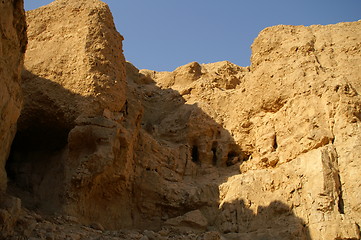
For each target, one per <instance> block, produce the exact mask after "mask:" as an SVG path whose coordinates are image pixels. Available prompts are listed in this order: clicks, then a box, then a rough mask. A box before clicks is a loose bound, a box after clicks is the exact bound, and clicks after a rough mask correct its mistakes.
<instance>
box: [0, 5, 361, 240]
mask: <svg viewBox="0 0 361 240" xmlns="http://www.w3.org/2000/svg"><path fill="white" fill-rule="evenodd" d="M27 21H28V36H29V45H28V51H27V53H26V57H25V70H24V71H23V75H22V77H23V80H22V88H23V91H24V109H23V110H22V113H21V116H20V119H19V124H18V131H17V135H16V138H15V140H14V144H13V147H12V152H11V154H10V157H9V160H8V163H7V171H8V175H9V178H10V180H11V181H10V182H11V184H9V190H8V192H10V193H12V194H14V195H16V196H18V197H20V198H21V199H22V202H23V205H24V206H25V207H27V208H28V209H31V210H36V211H39V212H41V213H42V214H45V213H46V214H60V215H63V217H49V218H47V220H45V219H43V217H41V216H38V215H36V214H34V213H31V212H28V210H23V212H22V213H21V214H22V217H21V220H20V221H18V225H17V227H16V231H17V234H18V235H19V236H27V237H30V236H36V237H43V238H50V239H64V238H74V239H80V238H82V237H100V235H101V236H102V237H103V238H104V239H115V238H120V239H205V240H206V239H359V238H360V228H359V226H360V225H361V222H360V219H361V217H360V214H361V212H360V206H361V204H360V197H359V192H360V188H361V187H360V180H359V179H358V176H359V175H360V167H359V166H360V157H359V156H360V146H361V145H360V132H361V131H360V121H361V117H360V116H361V107H360V106H361V98H360V96H359V92H360V91H361V85H360V82H361V81H360V76H359V72H360V70H361V69H360V66H361V65H360V63H361V53H360V51H361V46H360V42H361V39H360V36H361V34H360V30H361V26H360V25H361V22H360V21H359V22H354V23H340V24H336V25H329V26H310V27H303V26H276V27H271V28H267V29H265V30H264V31H262V32H261V33H260V35H259V36H258V37H257V39H256V40H255V42H254V44H253V46H252V50H253V54H252V59H251V61H252V64H251V66H250V67H239V66H237V65H235V64H232V63H230V62H227V61H225V62H219V63H212V64H198V63H196V62H193V63H190V64H187V65H185V66H182V67H179V68H177V69H176V70H175V71H173V72H155V71H151V70H138V69H137V68H136V67H135V66H133V65H132V64H131V63H127V62H125V60H124V57H123V54H122V37H121V36H120V35H119V33H117V31H116V30H115V27H114V24H113V21H112V16H111V13H110V11H109V9H108V7H107V6H106V5H105V4H104V3H102V2H101V1H98V0H91V1H88V0H81V1H76V0H56V1H54V2H53V3H51V4H49V5H47V6H45V7H42V8H39V9H36V10H33V11H30V12H28V13H27ZM3 202H5V201H3ZM15 202H16V201H12V203H15ZM16 203H17V204H15V205H14V204H12V205H11V206H13V207H12V208H13V209H14V211H17V212H19V203H18V202H16ZM35 221H36V222H37V224H34V222H35ZM35 225H36V227H34V226H35ZM56 225H57V226H58V229H61V231H60V232H59V231H56V230H54V229H56V227H55V226H56ZM84 225H87V226H89V227H84ZM135 228H136V229H142V231H134V230H133V231H126V230H119V229H135ZM110 230H113V231H110ZM175 235H178V236H175ZM14 236H16V235H14Z"/></svg>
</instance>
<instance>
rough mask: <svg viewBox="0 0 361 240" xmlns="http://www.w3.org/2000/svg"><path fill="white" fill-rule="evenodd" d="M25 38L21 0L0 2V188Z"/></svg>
mask: <svg viewBox="0 0 361 240" xmlns="http://www.w3.org/2000/svg"><path fill="white" fill-rule="evenodd" d="M26 41H27V40H26V23H25V13H24V7H23V1H10V0H5V1H2V2H0V122H1V124H0V146H1V147H0V191H4V190H5V189H6V183H7V178H6V172H5V162H6V160H7V158H8V156H9V152H10V146H11V143H12V141H13V138H14V136H15V133H16V122H17V119H18V117H19V115H20V110H21V105H22V94H21V88H20V73H21V69H22V64H23V59H24V53H25V49H26Z"/></svg>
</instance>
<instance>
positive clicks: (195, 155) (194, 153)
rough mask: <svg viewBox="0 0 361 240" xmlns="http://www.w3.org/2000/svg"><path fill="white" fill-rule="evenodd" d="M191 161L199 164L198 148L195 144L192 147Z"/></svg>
mask: <svg viewBox="0 0 361 240" xmlns="http://www.w3.org/2000/svg"><path fill="white" fill-rule="evenodd" d="M192 162H194V163H196V164H201V162H200V160H199V150H198V146H197V145H194V146H193V147H192Z"/></svg>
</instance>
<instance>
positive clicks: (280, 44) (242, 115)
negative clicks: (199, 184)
mask: <svg viewBox="0 0 361 240" xmlns="http://www.w3.org/2000/svg"><path fill="white" fill-rule="evenodd" d="M360 24H361V22H360V21H359V22H354V23H340V24H336V25H329V26H310V27H303V26H276V27H271V28H267V29H265V30H264V31H262V32H261V33H260V35H259V36H258V38H257V39H256V40H255V42H254V44H253V45H252V50H253V55H252V59H251V60H252V65H251V67H250V69H242V68H238V69H237V68H236V67H233V69H234V71H235V72H238V74H241V75H239V77H238V79H239V80H238V81H237V84H236V85H234V86H233V87H232V89H228V90H227V87H222V86H220V85H217V84H216V83H217V77H216V75H218V74H215V73H218V72H219V71H220V70H217V69H222V67H221V66H222V65H224V63H215V64H209V65H207V64H206V65H199V66H200V69H199V67H198V68H197V69H198V70H197V72H198V73H200V74H196V75H194V74H193V75H192V74H190V73H193V72H194V71H193V70H192V69H193V68H194V66H198V65H197V64H196V63H192V64H191V65H186V66H184V67H182V68H178V69H176V70H175V71H174V72H173V73H169V72H161V73H157V72H154V71H153V72H151V71H149V70H141V71H140V72H141V73H143V74H145V75H146V77H148V78H152V79H154V81H155V82H156V84H157V85H158V86H160V87H161V88H164V89H166V88H168V87H170V88H172V89H175V90H177V91H179V92H180V94H182V96H183V97H184V99H185V103H186V104H197V106H199V107H200V108H201V110H202V111H203V112H204V113H206V114H207V115H208V116H211V118H212V119H214V120H215V122H216V123H218V124H220V126H221V128H223V129H225V130H228V132H229V133H230V136H232V138H233V139H234V141H235V143H237V144H238V147H239V151H240V152H243V153H247V155H248V154H251V158H250V159H249V160H248V161H244V162H243V164H242V165H241V172H242V175H239V179H243V177H245V178H247V176H248V175H247V174H250V175H251V176H254V177H256V178H257V177H260V178H262V180H259V182H254V183H253V181H254V180H249V181H251V182H248V180H247V181H246V182H244V183H243V184H241V185H237V184H235V183H233V182H231V183H229V185H225V186H227V187H225V188H221V189H220V195H221V196H223V195H224V194H225V193H226V192H227V194H226V195H229V194H230V195H231V196H234V198H235V199H236V200H235V201H241V199H242V201H241V202H243V201H245V203H244V204H243V205H245V206H243V205H242V204H241V205H242V207H241V208H240V209H239V210H237V211H240V213H239V214H241V215H242V214H244V212H249V208H251V206H254V207H257V206H258V204H255V205H252V204H249V199H250V196H251V195H252V192H255V190H254V186H260V187H261V189H259V190H257V191H256V192H257V195H256V196H255V199H257V201H261V202H262V201H264V200H265V199H266V200H267V203H262V204H260V205H262V206H268V205H270V207H266V209H273V208H274V206H273V204H272V201H273V202H274V203H275V204H276V205H280V206H284V207H283V208H285V209H286V212H287V214H286V215H288V216H291V217H288V220H286V221H290V222H296V223H297V224H296V223H295V224H296V225H297V226H298V227H297V226H294V229H295V232H292V231H291V232H288V233H287V231H289V230H287V229H278V230H277V227H276V226H268V228H272V229H274V231H272V232H268V233H267V231H268V230H264V231H263V230H258V231H257V232H256V233H255V234H256V235H257V234H261V235H262V236H263V235H264V234H266V235H267V234H268V235H267V236H274V234H280V236H281V235H285V236H288V237H286V238H285V239H290V238H292V239H296V238H297V237H298V238H299V239H303V238H304V237H306V238H307V236H312V239H336V238H355V239H357V238H358V237H359V234H360V232H359V230H358V229H357V226H359V225H360V223H359V221H360V219H361V218H360V216H359V206H360V203H359V199H360V198H359V192H360V191H359V190H360V184H359V179H358V178H357V176H359V175H360V167H359V165H360V164H359V155H360V154H359V146H360V144H359V142H360V141H359V134H358V132H360V129H359V125H360V124H359V123H360V117H359V115H360V102H361V99H360V97H359V94H358V93H359V85H360V84H359V83H360V77H359V72H360V64H359V63H360V60H361V59H360V58H361V54H360V51H361V49H360V44H359V43H360V40H361V39H360V29H361V28H360ZM228 66H229V64H228ZM348 66H349V67H348ZM180 70H181V71H182V72H183V73H184V74H183V75H182V77H184V78H188V79H183V80H182V81H180V80H179V81H178V82H180V83H182V84H177V81H173V82H172V80H171V79H175V76H176V75H179V71H180ZM234 75H236V74H235V73H231V74H230V76H234ZM195 76H197V77H195ZM195 78H197V80H194V79H195ZM222 79H227V78H226V77H224V76H223V77H222ZM163 128H164V127H163ZM325 146H327V148H330V149H333V150H332V151H331V152H332V154H331V156H332V157H331V158H332V159H333V160H332V161H328V162H327V161H326V160H325V159H327V158H326V157H325V156H323V155H325V154H326V155H330V153H327V152H329V151H330V150H327V151H326V152H324V150H322V151H323V152H322V154H321V155H322V156H321V157H318V158H319V159H321V160H320V161H321V162H322V164H325V165H326V166H328V168H319V171H318V173H317V174H314V175H312V176H310V177H309V178H310V180H307V181H308V182H311V181H313V180H311V179H319V177H316V176H321V175H324V176H333V177H332V178H331V179H333V180H332V181H331V180H327V179H328V178H325V179H324V180H323V181H324V184H323V185H320V186H319V189H320V190H316V189H315V187H316V186H317V184H316V182H315V184H313V185H307V186H301V187H302V188H304V189H305V191H306V192H310V193H312V192H315V191H316V192H315V193H314V195H315V197H314V198H312V199H309V198H306V197H305V198H304V199H303V200H302V201H301V202H299V203H297V201H300V200H297V201H296V200H295V201H296V202H293V200H290V198H291V197H292V194H291V192H292V191H293V190H290V191H288V190H285V189H283V190H281V191H280V192H277V193H274V194H272V196H273V197H274V199H273V198H272V197H270V196H268V195H267V194H268V192H269V191H270V189H267V188H266V186H267V185H268V182H271V183H273V182H274V181H275V179H277V178H278V177H279V175H282V176H283V175H284V174H281V173H280V172H279V171H280V169H283V167H285V166H287V167H286V168H288V169H289V170H290V171H291V172H292V173H290V174H289V175H290V178H292V177H295V181H296V182H297V181H298V180H297V177H296V176H295V175H294V174H295V173H294V172H297V171H300V172H302V173H300V176H301V175H302V176H305V175H307V171H308V170H306V169H300V170H295V169H294V168H295V167H293V164H296V163H293V161H296V162H298V165H302V164H306V163H307V161H310V162H314V161H316V162H317V160H316V159H317V157H315V156H309V157H303V156H308V155H307V154H311V153H315V151H319V150H320V149H324V148H325ZM300 158H302V160H297V159H300ZM243 160H247V158H244V159H243ZM325 161H326V162H325ZM288 162H291V163H288ZM316 162H314V164H316ZM322 164H320V165H319V166H322ZM284 165H285V166H284ZM296 165H297V164H296ZM260 169H269V170H267V171H266V172H262V171H261V170H260ZM272 169H274V170H272ZM291 169H292V170H291ZM330 169H331V170H330ZM258 171H259V172H258ZM268 171H269V173H270V174H271V175H272V176H269V177H267V174H268V173H267V172H268ZM248 172H249V173H248ZM273 174H275V175H273ZM263 178H265V179H263ZM292 181H293V180H291V179H288V178H287V179H284V180H280V182H279V183H277V185H279V186H280V187H282V186H283V187H288V186H291V185H292ZM315 181H316V180H315ZM330 181H331V182H330ZM321 182H322V181H321ZM317 183H319V182H318V180H317ZM225 184H227V183H225ZM249 184H250V186H252V187H251V188H250V189H243V188H244V187H245V186H244V185H249ZM233 185H234V186H233ZM222 186H223V185H222ZM233 187H234V188H233ZM229 188H230V189H233V190H230V191H228V190H227V189H229ZM322 189H323V190H324V191H326V190H327V191H331V189H333V190H332V191H331V192H327V193H325V192H320V191H321V190H322ZM272 191H273V190H272ZM272 191H271V192H272ZM243 194H245V196H243ZM262 194H266V195H262ZM283 195H284V196H285V198H283V197H282V196H283ZM318 195H319V196H321V198H320V199H318V200H316V204H318V205H319V206H318V207H311V205H310V204H311V203H312V204H315V202H313V201H314V200H313V199H317V198H318V197H316V196H318ZM242 196H243V197H242ZM232 201H233V200H229V201H226V202H227V204H228V202H231V203H232ZM317 202H318V203H317ZM331 203H332V204H333V205H332V204H331ZM232 204H233V203H232ZM237 204H238V203H236V206H237ZM330 204H331V205H330ZM295 205H296V206H298V205H300V206H301V208H303V207H304V210H302V211H301V212H298V211H293V209H294V206H295ZM238 206H239V205H238ZM231 208H233V207H231ZM237 208H238V207H236V209H237ZM330 209H333V210H330ZM227 211H228V210H227ZM229 211H231V212H233V213H232V214H235V215H233V216H234V217H235V218H230V216H228V215H227V214H228V213H225V214H226V216H224V219H222V220H220V222H219V224H220V225H219V226H220V228H221V229H223V231H224V232H229V234H230V235H229V237H232V236H231V235H232V234H233V233H232V232H234V234H236V233H237V232H239V234H240V235H234V234H233V235H234V236H233V237H235V239H238V238H240V237H244V238H247V237H250V238H255V237H260V236H258V235H257V236H256V235H252V234H251V235H250V234H247V233H244V232H245V231H248V230H246V228H242V226H239V225H238V226H237V224H235V222H236V219H237V216H238V215H237V214H238V213H237V211H236V213H234V211H235V210H234V209H233V210H229ZM267 211H268V210H267ZM269 211H271V213H269V214H270V215H274V213H272V211H273V210H269ZM277 211H278V210H277ZM290 211H291V212H292V214H289V213H290ZM242 212H243V213H242ZM323 212H327V214H326V215H327V216H326V215H324V213H323ZM232 214H231V215H232ZM304 214H306V215H307V214H310V216H311V215H312V217H310V216H306V215H304ZM317 215H320V216H319V217H317ZM249 217H250V218H251V219H254V220H251V222H254V224H255V230H256V228H257V227H256V226H259V225H261V226H262V225H265V226H267V224H265V223H260V222H258V220H257V219H258V218H259V219H260V220H262V219H263V218H269V217H266V216H262V215H261V216H259V217H258V215H257V214H256V212H254V213H252V214H251V213H249ZM313 217H315V218H317V219H314V220H313V219H312V218H313ZM247 221H248V220H247ZM277 221H278V220H277ZM282 221H283V220H282ZM256 222H258V223H257V224H256ZM251 224H253V223H251ZM302 224H305V226H306V227H302V226H303V225H302ZM326 226H329V227H326ZM335 226H341V227H337V228H336V227H335ZM297 229H298V230H297ZM262 231H263V232H262ZM241 232H243V233H242V234H241ZM270 234H271V235H270ZM251 236H252V237H251ZM296 236H297V237H296Z"/></svg>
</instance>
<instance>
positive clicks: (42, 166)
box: [5, 112, 70, 212]
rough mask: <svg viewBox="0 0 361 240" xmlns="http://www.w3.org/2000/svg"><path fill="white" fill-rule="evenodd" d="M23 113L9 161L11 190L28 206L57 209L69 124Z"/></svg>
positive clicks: (9, 188)
mask: <svg viewBox="0 0 361 240" xmlns="http://www.w3.org/2000/svg"><path fill="white" fill-rule="evenodd" d="M35 116H36V117H35V118H32V119H31V120H30V119H29V120H27V121H24V119H22V118H21V117H20V119H19V122H18V131H17V133H16V135H15V138H14V141H13V144H12V146H11V151H10V155H9V158H8V160H7V162H6V166H5V169H6V172H7V175H8V180H9V181H8V192H9V193H10V194H12V195H14V196H17V197H19V198H20V199H21V200H22V202H23V204H24V206H25V207H27V208H29V209H39V210H43V211H45V212H52V211H53V210H55V209H56V208H57V207H58V206H59V203H60V201H61V199H60V198H61V197H60V194H59V193H60V192H62V188H63V186H62V183H63V181H64V169H63V168H64V154H65V151H64V149H65V147H66V145H67V141H68V140H67V139H68V133H69V131H70V128H69V127H67V126H66V125H64V124H59V122H57V121H52V119H54V118H49V116H47V115H41V114H40V113H39V112H38V114H36V115H35Z"/></svg>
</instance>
